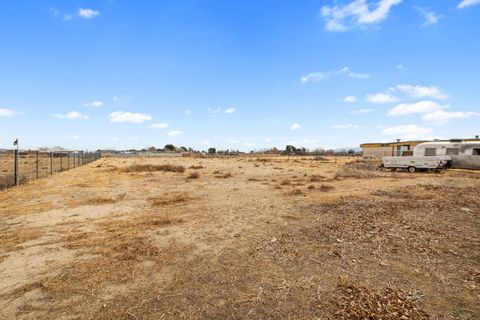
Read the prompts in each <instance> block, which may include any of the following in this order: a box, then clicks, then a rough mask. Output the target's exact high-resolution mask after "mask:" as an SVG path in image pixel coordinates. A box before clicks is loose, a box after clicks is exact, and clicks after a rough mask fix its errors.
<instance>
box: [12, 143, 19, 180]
mask: <svg viewBox="0 0 480 320" xmlns="http://www.w3.org/2000/svg"><path fill="white" fill-rule="evenodd" d="M13 183H14V184H15V186H18V149H15V159H14V161H13Z"/></svg>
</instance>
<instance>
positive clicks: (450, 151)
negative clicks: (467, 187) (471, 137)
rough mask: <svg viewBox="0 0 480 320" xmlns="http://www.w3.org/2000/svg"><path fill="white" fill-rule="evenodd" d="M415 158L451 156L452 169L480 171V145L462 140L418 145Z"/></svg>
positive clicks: (414, 152) (414, 150)
mask: <svg viewBox="0 0 480 320" xmlns="http://www.w3.org/2000/svg"><path fill="white" fill-rule="evenodd" d="M413 156H414V157H438V156H449V157H450V158H451V159H452V161H451V166H452V168H462V169H480V143H479V142H464V141H462V140H450V141H433V142H425V143H421V144H419V145H417V146H416V147H415V149H413Z"/></svg>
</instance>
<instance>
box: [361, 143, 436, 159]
mask: <svg viewBox="0 0 480 320" xmlns="http://www.w3.org/2000/svg"><path fill="white" fill-rule="evenodd" d="M424 142H427V141H425V140H414V141H396V142H383V143H378V142H375V143H363V144H361V145H360V148H362V152H363V155H364V156H375V157H377V158H379V159H381V158H382V157H392V156H407V155H412V153H413V149H414V148H415V147H416V146H417V145H419V144H420V143H424Z"/></svg>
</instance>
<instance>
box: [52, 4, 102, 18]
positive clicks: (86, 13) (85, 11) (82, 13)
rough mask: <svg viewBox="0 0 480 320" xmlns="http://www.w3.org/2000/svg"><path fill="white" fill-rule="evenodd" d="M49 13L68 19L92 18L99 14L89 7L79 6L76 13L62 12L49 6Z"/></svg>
mask: <svg viewBox="0 0 480 320" xmlns="http://www.w3.org/2000/svg"><path fill="white" fill-rule="evenodd" d="M50 14H51V15H52V16H53V17H55V18H59V19H62V20H64V21H70V20H73V19H75V18H82V19H92V18H94V17H96V16H98V15H100V12H99V11H96V10H93V9H89V8H79V9H78V11H77V12H76V13H64V12H61V11H59V10H57V9H56V8H55V7H52V8H50Z"/></svg>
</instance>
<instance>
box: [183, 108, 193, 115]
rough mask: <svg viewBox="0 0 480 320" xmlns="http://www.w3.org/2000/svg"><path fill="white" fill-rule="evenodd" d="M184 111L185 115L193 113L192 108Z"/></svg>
mask: <svg viewBox="0 0 480 320" xmlns="http://www.w3.org/2000/svg"><path fill="white" fill-rule="evenodd" d="M182 112H183V114H184V115H187V116H189V115H191V114H192V110H190V109H185V110H183V111H182Z"/></svg>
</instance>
